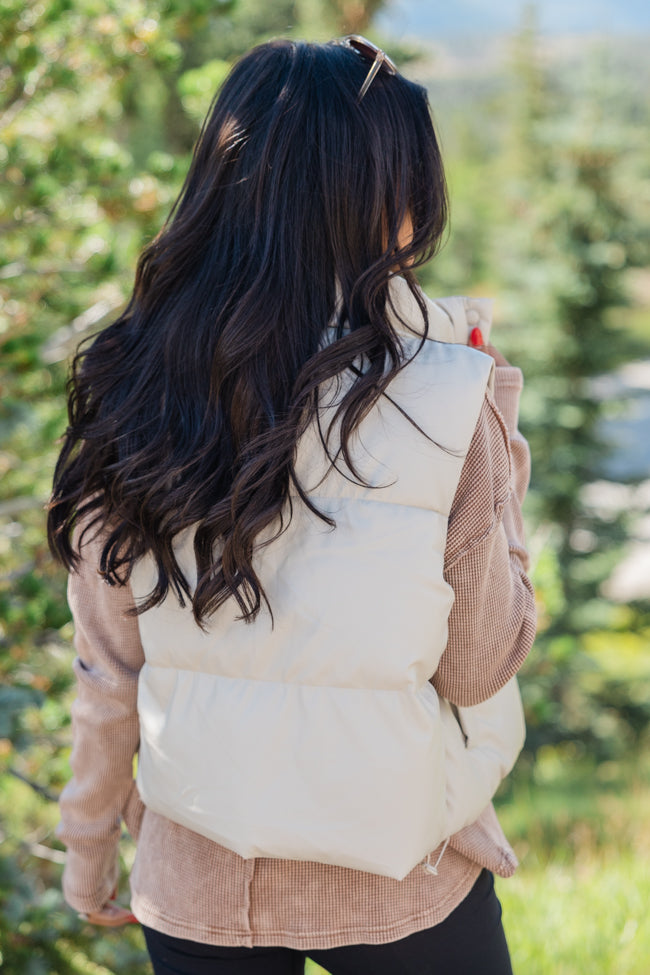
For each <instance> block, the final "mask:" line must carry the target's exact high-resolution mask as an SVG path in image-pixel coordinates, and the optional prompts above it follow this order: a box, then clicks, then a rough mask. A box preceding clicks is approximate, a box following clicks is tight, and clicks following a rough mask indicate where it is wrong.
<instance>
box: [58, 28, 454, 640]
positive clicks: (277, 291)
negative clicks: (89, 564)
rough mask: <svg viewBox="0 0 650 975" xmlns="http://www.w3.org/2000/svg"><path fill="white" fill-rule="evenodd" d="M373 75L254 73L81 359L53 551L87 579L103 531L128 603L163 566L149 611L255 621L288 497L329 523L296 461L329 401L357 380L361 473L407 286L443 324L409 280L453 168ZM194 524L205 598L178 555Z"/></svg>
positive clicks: (323, 59)
mask: <svg viewBox="0 0 650 975" xmlns="http://www.w3.org/2000/svg"><path fill="white" fill-rule="evenodd" d="M369 66H370V65H369V62H368V61H367V60H365V59H364V57H363V56H361V55H360V54H359V53H358V52H356V51H354V50H352V49H351V48H348V47H345V46H342V45H340V44H336V43H329V44H307V43H294V42H291V41H288V40H275V41H271V42H269V43H267V44H262V45H260V46H259V47H256V48H255V49H254V50H252V51H251V52H249V53H248V54H247V55H245V56H244V57H243V58H242V59H241V60H240V61H239V62H238V63H237V64H236V65H235V67H234V68H233V70H232V72H231V74H230V75H229V77H228V79H227V80H226V82H225V83H224V85H223V88H222V89H221V91H220V93H219V94H218V97H216V99H215V100H214V102H213V104H212V106H211V109H210V111H209V113H208V116H207V118H206V120H205V122H204V125H203V128H202V130H201V134H200V136H199V139H198V142H197V145H196V148H195V150H194V156H193V159H192V163H191V167H190V170H189V173H188V175H187V178H186V180H185V183H184V186H183V188H182V190H181V193H180V195H179V197H178V199H177V201H176V202H175V204H174V206H173V208H172V211H171V214H170V216H169V218H168V220H167V221H166V223H165V225H164V227H163V229H162V230H161V232H160V233H159V234H158V236H157V237H156V238H155V239H154V240H153V241H152V242H151V243H150V244H149V245H148V246H146V247H145V249H144V251H143V253H142V255H141V257H140V259H139V262H138V266H137V272H136V277H135V285H134V289H133V294H132V296H131V299H130V301H129V303H128V305H127V307H126V308H125V310H124V312H123V313H122V314H121V315H120V317H119V318H118V319H117V320H116V321H115V322H113V323H112V324H111V325H110V326H109V327H107V328H106V329H105V330H103V331H102V332H101V333H99V334H98V335H97V336H95V337H94V339H93V340H92V344H90V345H87V346H86V347H85V348H83V349H81V350H80V351H78V353H77V355H76V357H75V359H74V362H73V367H72V375H71V378H70V380H69V385H68V390H69V402H68V415H69V425H68V428H67V430H66V433H65V437H64V440H63V447H62V450H61V454H60V456H59V460H58V463H57V465H56V470H55V475H54V488H53V494H52V498H51V501H50V505H49V513H48V537H49V542H50V546H51V549H52V552H53V553H54V555H55V556H56V557H57V558H59V559H60V560H61V561H62V562H63V563H64V565H65V566H66V567H67V568H68V569H73V568H74V566H75V565H76V564H77V562H78V559H79V545H80V542H81V538H83V535H84V534H85V533H86V532H87V531H89V530H90V529H97V530H100V531H102V532H103V533H104V537H105V542H104V545H103V550H102V554H101V559H100V564H99V566H98V570H99V571H100V573H101V574H102V575H103V576H104V578H105V579H106V581H107V582H109V583H111V584H124V583H126V581H127V580H128V578H129V576H130V572H131V569H132V566H133V564H134V562H135V560H137V559H139V558H141V557H142V556H143V555H145V554H146V553H149V554H150V555H151V556H152V557H153V559H155V562H156V564H157V568H158V578H157V583H156V585H155V587H154V589H153V590H152V592H151V593H150V594H149V596H148V598H147V599H146V601H144V602H143V603H142V604H141V605H139V606H138V612H143V611H144V610H146V609H149V608H151V607H153V606H155V605H157V604H159V603H160V602H162V600H164V599H165V597H166V596H167V594H168V592H169V591H170V589H171V590H172V591H173V592H174V593H175V594H176V596H177V597H178V599H179V600H180V602H181V604H184V601H185V599H187V600H189V601H190V602H191V604H192V610H193V614H194V618H195V620H196V621H197V623H199V625H205V622H206V620H207V618H208V617H209V616H210V615H211V614H212V613H214V612H215V611H216V610H217V609H218V608H219V607H220V606H221V605H222V604H223V603H224V602H225V600H227V599H228V598H229V597H231V596H233V597H234V598H235V600H236V601H237V603H238V605H239V608H240V611H241V617H242V618H243V619H245V620H247V621H251V620H253V619H254V618H255V617H256V615H257V613H258V612H259V610H260V607H261V605H262V602H263V601H265V599H266V597H265V594H264V591H263V588H262V585H261V583H260V580H259V578H258V576H257V574H256V572H255V568H254V553H255V545H256V539H257V538H258V535H259V534H260V532H262V530H263V529H266V528H269V527H270V529H271V534H272V535H273V537H277V535H278V534H279V533H280V532H281V531H282V530H283V528H284V527H286V524H287V520H288V519H289V518H290V517H291V502H290V500H289V492H290V489H291V488H293V491H292V493H295V492H296V491H297V493H298V494H299V496H300V497H301V498H302V501H303V502H304V503H305V504H308V505H309V506H310V507H311V508H312V510H315V509H314V507H313V504H312V503H311V502H310V500H309V498H308V497H307V496H306V495H305V492H304V490H303V489H302V488H301V486H300V484H299V483H297V478H296V474H295V469H294V459H295V451H296V445H297V441H298V439H299V438H300V436H301V435H302V433H303V432H304V431H305V429H306V427H307V425H308V423H309V422H310V421H311V420H312V419H314V416H315V414H316V411H317V410H318V405H319V386H320V385H321V384H322V383H323V382H325V381H327V380H328V379H331V378H332V377H334V376H336V375H338V374H340V373H342V372H343V371H344V370H350V369H351V370H352V371H353V374H354V376H355V379H354V381H353V382H352V383H351V385H350V386H349V388H348V390H347V392H346V394H345V396H344V397H343V398H342V401H341V403H340V406H339V410H338V414H337V418H338V419H340V421H341V424H340V445H339V448H338V449H339V451H340V452H341V454H342V456H343V458H344V460H345V461H346V463H348V465H349V466H350V467H351V469H352V470H353V469H354V468H353V466H352V464H351V459H350V457H349V455H348V443H349V440H350V437H351V435H352V433H353V432H354V430H355V428H356V427H357V426H358V424H359V423H360V421H361V420H362V419H363V417H364V416H365V415H366V414H367V413H368V411H369V410H370V409H371V407H372V406H373V404H374V403H375V402H376V400H377V398H378V397H379V396H380V395H381V394H382V393H383V392H384V390H385V389H386V387H387V386H388V384H389V383H390V381H391V379H393V378H394V376H395V375H396V373H397V372H398V371H399V369H400V368H401V367H402V365H403V363H404V354H403V351H402V347H401V345H400V341H399V337H398V335H397V334H396V332H395V330H394V328H393V326H392V325H391V323H390V320H389V316H388V311H389V302H390V295H389V281H390V278H391V277H392V276H393V275H394V274H395V273H397V272H399V273H402V274H403V275H404V277H405V278H406V279H407V281H408V283H409V286H410V287H411V290H412V292H413V293H414V295H415V296H416V297H417V298H418V302H419V304H420V306H421V307H422V311H423V314H424V316H425V320H426V312H425V309H424V306H423V302H422V299H421V298H420V297H418V295H417V289H416V285H415V279H414V277H413V275H412V271H411V268H413V267H417V266H418V265H420V264H422V263H424V262H425V261H427V260H428V259H429V258H430V257H431V256H432V255H433V253H434V252H435V250H436V249H437V247H438V245H439V242H440V239H441V237H442V234H443V231H444V228H445V225H446V218H447V195H446V185H445V177H444V170H443V166H442V160H441V157H440V152H439V148H438V144H437V141H436V137H435V134H434V129H433V125H432V121H431V116H430V110H429V105H428V101H427V96H426V92H425V90H424V89H423V88H421V87H420V86H418V85H416V84H413V83H412V82H410V81H408V80H406V79H405V78H404V77H402V76H401V75H399V74H398V75H395V76H391V75H389V74H388V73H387V72H384V71H380V72H379V74H378V75H377V77H376V78H375V80H374V81H373V83H372V85H371V86H370V89H369V91H368V93H367V95H366V96H365V97H364V98H363V100H362V101H361V102H359V101H358V98H357V96H358V92H359V89H360V87H361V85H362V83H363V81H364V79H365V77H366V74H367V72H368V69H369ZM407 217H410V219H411V221H412V224H413V234H412V237H411V238H410V240H408V242H406V243H404V242H403V241H401V242H400V240H399V237H400V229H401V228H402V227H403V225H404V221H405V219H406V218H407ZM332 323H334V327H335V333H334V336H335V340H334V341H332V342H330V343H329V344H326V343H323V341H322V339H323V333H324V329H325V328H326V327H327V326H328V325H332ZM325 440H327V438H325ZM322 517H324V516H322ZM325 520H327V519H325ZM77 523H82V524H83V525H84V530H83V532H82V533H81V538H79V537H78V536H75V541H73V538H72V533H73V528H74V526H75V524H77ZM190 526H193V527H194V528H195V529H196V531H195V535H194V554H195V557H196V568H197V584H196V586H195V588H194V589H193V590H191V589H190V585H189V584H188V581H187V579H186V578H185V576H184V574H183V572H182V570H181V568H180V566H179V564H178V562H177V560H176V558H175V555H174V548H173V541H174V538H175V536H176V535H178V533H179V532H181V531H183V530H184V529H186V528H188V527H190ZM266 534H267V535H268V533H266Z"/></svg>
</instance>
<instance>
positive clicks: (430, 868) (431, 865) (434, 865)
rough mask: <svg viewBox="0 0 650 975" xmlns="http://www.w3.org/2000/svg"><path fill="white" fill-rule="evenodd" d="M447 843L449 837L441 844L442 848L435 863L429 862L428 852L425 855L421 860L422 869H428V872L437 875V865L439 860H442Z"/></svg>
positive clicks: (429, 855)
mask: <svg viewBox="0 0 650 975" xmlns="http://www.w3.org/2000/svg"><path fill="white" fill-rule="evenodd" d="M448 843H449V837H447V839H446V840H445V842H444V843H443V844H442V850H441V851H440V853H439V855H438V859H437V860H436V862H435V863H431V854H430V853H429V854H428V855H427V857H426V859H425V860H423V861H422V866H423V867H424V869H425V870H426V871H428V873H432V874H433V875H434V877H437V876H438V867H439V866H440V861H441V860H442V857H443V854H444V852H445V850H446V849H447V844H448Z"/></svg>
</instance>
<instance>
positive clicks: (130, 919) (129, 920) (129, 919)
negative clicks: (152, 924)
mask: <svg viewBox="0 0 650 975" xmlns="http://www.w3.org/2000/svg"><path fill="white" fill-rule="evenodd" d="M126 923H127V924H139V923H140V922H139V921H138V919H137V917H136V916H135V914H129V916H128V917H127V919H126Z"/></svg>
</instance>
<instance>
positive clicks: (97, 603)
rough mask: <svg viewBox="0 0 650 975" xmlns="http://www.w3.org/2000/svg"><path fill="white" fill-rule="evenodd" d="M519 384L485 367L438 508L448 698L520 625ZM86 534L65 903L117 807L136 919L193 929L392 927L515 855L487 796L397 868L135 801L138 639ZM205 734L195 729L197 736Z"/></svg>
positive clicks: (493, 668) (263, 932) (67, 793)
mask: <svg viewBox="0 0 650 975" xmlns="http://www.w3.org/2000/svg"><path fill="white" fill-rule="evenodd" d="M521 384H522V378H521V372H520V371H519V370H518V369H516V368H514V367H498V368H497V370H496V383H495V393H494V398H492V397H491V395H490V394H489V393H488V394H487V395H486V399H485V402H484V405H483V408H482V411H481V414H480V416H479V420H478V423H477V427H476V430H475V433H474V436H473V439H472V443H471V446H470V449H469V452H468V455H467V458H466V460H465V463H464V466H463V472H462V475H461V479H460V482H459V485H458V489H457V492H456V496H455V499H454V504H453V507H452V510H451V514H450V517H449V532H448V538H447V546H446V552H445V577H446V579H447V581H448V582H449V583H450V585H451V586H452V588H453V590H454V593H455V603H454V606H453V608H452V611H451V615H450V617H449V640H448V644H447V648H446V650H445V652H444V654H443V656H442V659H441V662H440V666H439V668H438V670H437V672H436V674H435V675H434V676H433V678H432V681H433V684H434V685H435V687H436V690H437V691H438V693H439V694H440V695H442V696H443V697H445V698H447V699H448V700H450V701H451V702H452V703H454V704H457V705H459V706H471V705H472V704H476V703H478V702H479V701H480V700H482V699H484V698H485V697H487V696H490V695H491V694H493V693H495V692H496V691H497V690H498V689H499V688H500V687H501V686H503V684H505V683H506V681H507V680H509V678H510V677H511V676H512V675H513V674H515V673H516V671H517V670H518V669H519V667H520V666H521V664H522V662H523V660H524V658H525V656H526V654H527V653H528V651H529V649H530V647H531V644H532V641H533V637H534V631H535V609H534V599H533V594H532V589H531V586H530V582H529V581H528V578H527V576H526V568H527V555H526V551H525V548H524V542H523V529H522V520H521V502H522V500H523V496H524V494H525V491H526V488H527V485H528V478H529V454H528V448H527V445H526V442H525V441H524V440H523V438H522V437H521V436H520V435H519V434H518V432H517V411H518V402H519V394H520V390H521ZM100 545H101V542H100V541H99V540H95V541H93V542H89V543H88V544H87V545H86V546H85V547H84V550H83V556H84V557H83V560H82V562H81V563H80V565H79V568H78V571H76V572H74V573H73V574H72V575H71V577H70V587H69V600H70V606H71V609H72V613H73V617H74V621H75V644H76V649H77V653H78V657H77V659H76V660H75V664H74V667H75V673H76V676H77V680H78V696H77V699H76V701H75V703H74V705H73V729H74V738H73V740H74V745H73V751H72V757H71V765H72V770H73V778H72V779H71V781H70V782H69V783H68V785H67V786H66V788H65V789H64V792H63V796H62V799H61V816H62V821H61V824H60V826H59V829H58V835H59V836H60V838H61V839H62V840H63V842H64V843H65V844H66V846H67V848H68V854H67V862H66V868H65V872H64V882H63V884H64V893H65V896H66V899H67V901H68V902H69V903H70V904H71V906H72V907H74V908H76V909H77V910H79V911H86V912H91V911H94V910H98V909H99V908H100V907H102V906H103V905H104V904H105V903H106V901H107V900H108V899H109V897H110V895H111V891H112V889H113V886H114V884H115V880H116V876H117V848H118V841H119V836H120V831H121V822H122V820H124V822H125V823H126V825H127V828H128V829H129V831H130V832H131V834H132V835H133V836H134V838H135V839H136V840H137V854H136V860H135V864H134V866H133V870H132V873H131V890H132V901H131V906H132V910H133V912H134V914H135V915H136V917H137V918H138V920H140V921H141V922H142V923H143V924H146V925H147V926H149V927H152V928H155V929H157V930H158V931H162V932H163V933H166V934H169V935H173V936H176V937H180V938H186V939H190V940H193V941H199V942H205V943H208V944H221V945H226V946H237V945H240V946H248V947H251V946H253V945H286V946H288V947H293V948H300V949H310V948H312V949H316V948H330V947H336V946H339V945H345V944H360V943H370V944H379V943H383V942H387V941H393V940H396V939H398V938H403V937H406V936H407V935H409V934H411V933H413V932H414V931H418V930H421V929H423V928H427V927H430V926H431V925H434V924H437V923H439V922H440V921H442V920H444V918H445V917H446V916H447V915H448V914H449V913H450V912H451V911H452V910H453V909H454V908H455V907H456V906H457V905H458V904H459V903H460V902H461V900H463V898H464V897H465V896H466V895H467V893H468V892H469V891H470V889H471V888H472V886H473V884H474V882H475V880H476V878H477V876H478V874H479V873H480V871H481V869H482V868H483V867H486V868H487V869H489V870H492V871H494V872H495V873H497V874H499V875H500V876H502V877H507V876H509V875H511V874H512V873H513V871H514V870H515V868H516V866H517V860H516V858H515V855H514V853H513V851H512V849H511V847H510V846H509V844H508V842H507V840H506V838H505V836H504V835H503V832H502V830H501V827H500V826H499V823H498V820H497V818H496V814H495V812H494V809H493V807H492V806H491V805H490V806H488V808H487V809H486V810H485V811H484V813H483V814H482V815H481V817H480V818H479V819H478V820H477V822H475V823H474V824H472V825H471V826H468V827H466V828H465V829H463V830H462V831H461V832H460V833H457V834H456V835H455V836H453V837H452V838H451V840H450V842H449V845H448V847H447V848H446V850H445V851H444V855H443V856H442V859H441V860H440V863H439V866H438V874H437V876H436V875H433V874H432V873H430V872H428V871H426V870H425V869H424V868H423V867H422V866H420V865H418V866H417V867H415V868H414V869H413V870H412V871H411V873H409V874H408V875H407V877H405V878H404V880H402V881H397V880H393V879H390V878H387V877H380V876H377V875H375V874H370V873H364V872H362V871H357V870H350V869H347V868H343V867H335V866H331V865H326V864H320V863H312V862H303V861H293V860H274V859H267V858H256V859H248V860H244V859H242V858H241V857H240V856H238V855H237V854H236V853H233V852H232V851H230V850H227V849H225V848H224V847H222V846H220V845H219V844H217V843H214V842H213V841H211V840H209V839H206V838H205V837H203V836H200V835H198V834H197V833H194V832H192V831H191V830H188V829H186V828H185V827H183V826H179V825H178V824H176V823H173V822H171V821H170V820H167V819H165V818H164V817H162V816H159V815H157V814H156V813H153V812H152V811H151V810H148V809H146V808H145V807H144V806H143V804H142V803H141V801H140V799H139V796H138V794H137V791H136V789H135V785H134V783H133V759H134V755H135V754H136V753H137V749H138V740H139V727H138V714H137V707H136V697H137V684H138V673H139V670H140V668H141V667H142V664H143V662H144V655H143V650H142V646H141V643H140V638H139V632H138V623H137V620H136V619H135V618H134V617H133V616H127V615H126V612H127V610H128V609H129V608H130V607H131V606H132V605H133V601H132V596H131V593H130V590H129V588H128V586H127V587H123V588H119V587H115V588H111V587H109V586H106V585H105V584H104V583H103V581H102V579H101V578H100V576H99V575H98V572H97V564H98V552H99V549H100ZM206 747H209V743H206V742H204V741H197V742H196V748H197V750H199V751H200V750H201V749H203V748H206ZM259 814H260V816H264V810H263V809H260V810H259ZM439 853H440V850H437V851H433V852H432V856H431V862H432V863H435V862H436V860H437V858H438V856H439Z"/></svg>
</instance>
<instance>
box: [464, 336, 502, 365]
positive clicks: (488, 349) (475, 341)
mask: <svg viewBox="0 0 650 975" xmlns="http://www.w3.org/2000/svg"><path fill="white" fill-rule="evenodd" d="M468 344H469V345H470V346H471V347H472V348H473V349H478V351H479V352H485V354H486V355H491V356H492V358H493V359H494V361H495V363H496V365H497V366H509V365H510V363H509V362H508V360H507V359H506V357H505V356H504V355H501V353H500V352H499V350H498V349H495V348H494V346H493V345H489V344H488V345H485V344H484V342H483V333H482V332H481V330H480V328H473V329H472V331H471V332H470V333H469V343H468Z"/></svg>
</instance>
